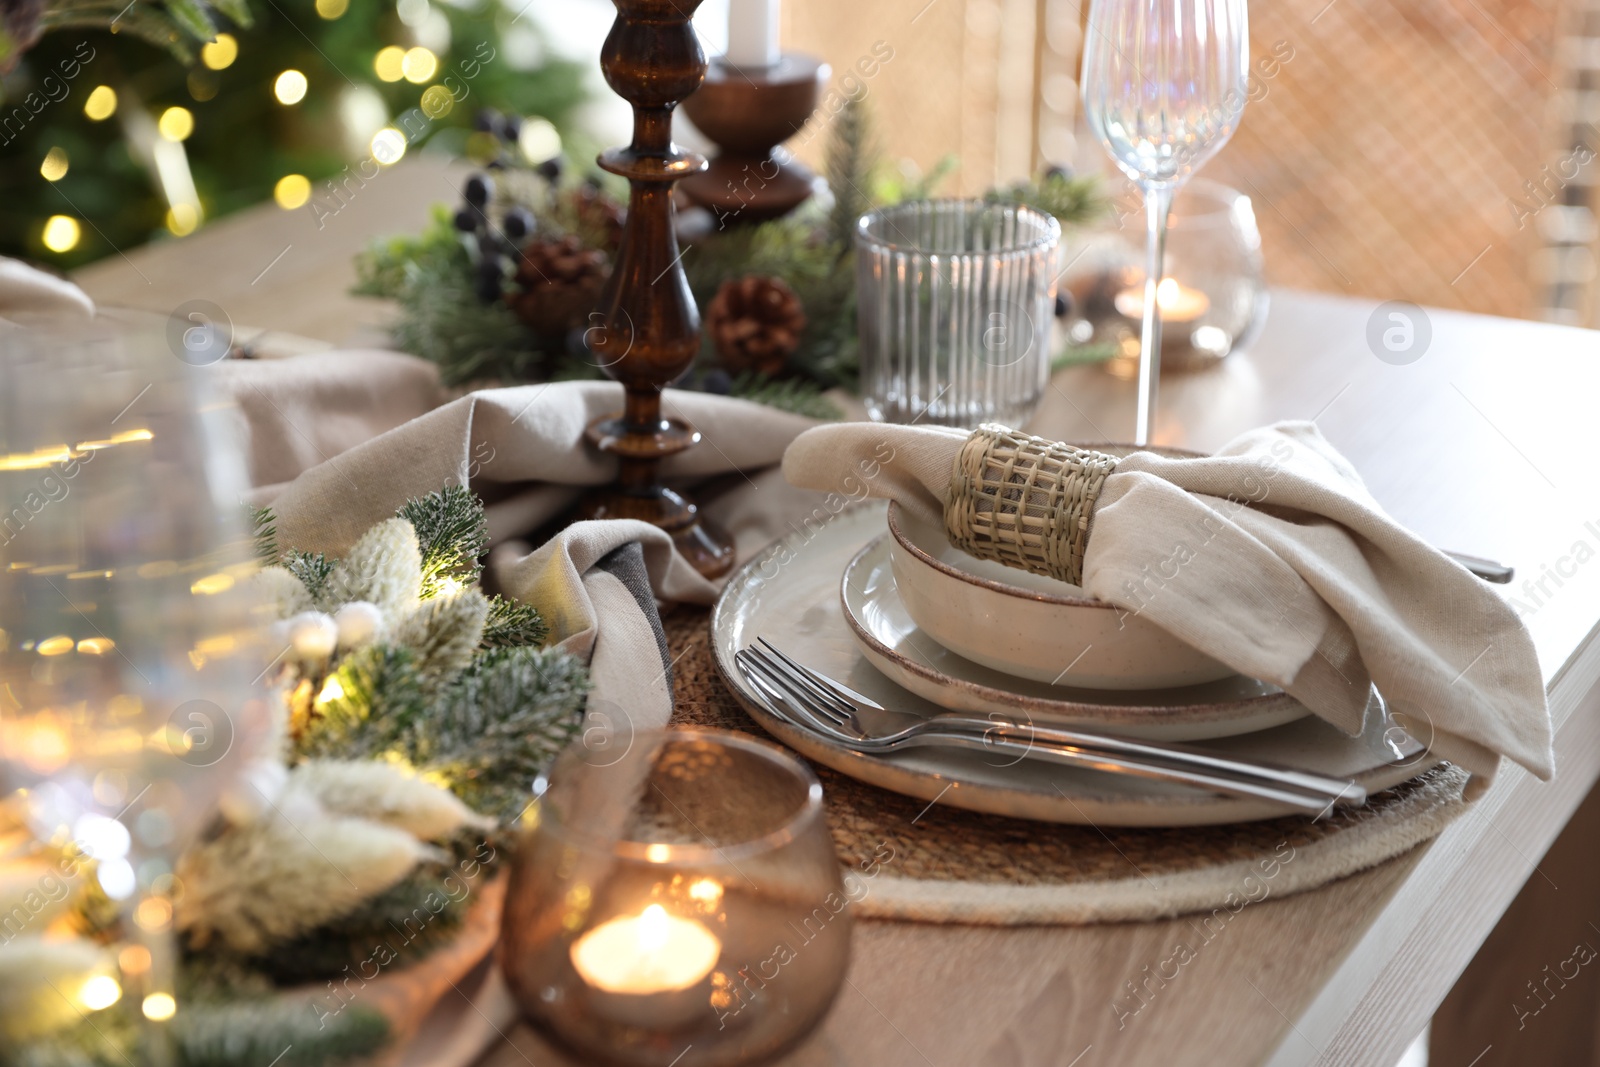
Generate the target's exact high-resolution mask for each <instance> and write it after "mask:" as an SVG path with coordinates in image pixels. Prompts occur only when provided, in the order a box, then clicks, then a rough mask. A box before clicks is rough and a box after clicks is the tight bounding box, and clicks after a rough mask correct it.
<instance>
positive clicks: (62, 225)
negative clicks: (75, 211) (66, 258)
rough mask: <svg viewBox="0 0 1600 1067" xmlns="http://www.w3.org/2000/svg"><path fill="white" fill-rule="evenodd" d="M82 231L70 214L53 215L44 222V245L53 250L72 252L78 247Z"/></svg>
mask: <svg viewBox="0 0 1600 1067" xmlns="http://www.w3.org/2000/svg"><path fill="white" fill-rule="evenodd" d="M81 236H82V231H81V230H79V228H78V220H77V219H75V218H73V217H72V216H70V215H51V216H50V218H49V220H48V221H47V222H46V223H45V224H44V246H45V247H46V248H48V249H49V250H50V251H52V252H70V251H72V250H73V249H74V248H77V247H78V238H79V237H81Z"/></svg>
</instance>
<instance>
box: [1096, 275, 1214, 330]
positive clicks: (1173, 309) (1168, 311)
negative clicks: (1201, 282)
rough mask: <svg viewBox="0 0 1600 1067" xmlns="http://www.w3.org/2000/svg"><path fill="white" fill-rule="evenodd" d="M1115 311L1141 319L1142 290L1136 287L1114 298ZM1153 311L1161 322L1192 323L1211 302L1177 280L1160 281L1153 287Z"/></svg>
mask: <svg viewBox="0 0 1600 1067" xmlns="http://www.w3.org/2000/svg"><path fill="white" fill-rule="evenodd" d="M1115 303H1116V306H1117V311H1118V312H1119V313H1120V314H1123V315H1126V316H1127V317H1128V318H1130V319H1142V318H1144V286H1143V285H1138V286H1135V287H1134V288H1132V289H1125V290H1123V291H1122V292H1120V293H1118V294H1117V297H1116V300H1115ZM1156 307H1157V308H1159V309H1160V311H1161V321H1162V322H1193V321H1194V320H1195V319H1198V318H1199V317H1200V316H1201V315H1204V314H1205V313H1206V312H1207V311H1208V310H1210V308H1211V300H1210V299H1209V298H1208V297H1207V296H1206V294H1204V293H1202V292H1201V291H1200V290H1198V289H1191V288H1189V287H1188V286H1186V285H1183V284H1180V283H1179V281H1178V279H1176V278H1162V279H1161V284H1159V285H1157V286H1156Z"/></svg>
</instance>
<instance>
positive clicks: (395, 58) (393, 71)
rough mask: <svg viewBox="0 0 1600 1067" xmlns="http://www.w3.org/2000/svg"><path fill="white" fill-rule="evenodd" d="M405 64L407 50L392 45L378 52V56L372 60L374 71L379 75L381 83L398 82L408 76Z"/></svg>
mask: <svg viewBox="0 0 1600 1067" xmlns="http://www.w3.org/2000/svg"><path fill="white" fill-rule="evenodd" d="M405 63H406V50H405V49H404V48H400V47H397V46H395V45H390V46H389V47H387V48H380V49H379V50H378V54H377V55H376V56H374V57H373V59H372V69H373V70H374V71H375V72H376V73H377V75H378V80H379V81H386V82H397V81H399V80H400V79H401V78H404V77H405V76H406V72H405Z"/></svg>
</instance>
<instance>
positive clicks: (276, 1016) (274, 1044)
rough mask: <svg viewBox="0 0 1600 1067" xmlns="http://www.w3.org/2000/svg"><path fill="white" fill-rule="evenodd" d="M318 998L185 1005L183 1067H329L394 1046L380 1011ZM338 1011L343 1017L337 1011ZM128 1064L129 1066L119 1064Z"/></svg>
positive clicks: (180, 1034) (176, 1025)
mask: <svg viewBox="0 0 1600 1067" xmlns="http://www.w3.org/2000/svg"><path fill="white" fill-rule="evenodd" d="M323 999H327V1000H329V1001H330V1002H329V1003H326V1004H324V1003H321V1002H320V1001H319V999H318V998H317V997H315V996H304V995H298V996H297V995H288V996H270V997H267V998H266V999H260V1000H257V999H252V1000H246V1001H235V1002H232V1003H226V1004H195V1005H190V1004H187V1003H186V1004H185V1006H184V1010H183V1011H181V1012H180V1013H179V1014H178V1016H177V1018H176V1019H175V1020H174V1022H173V1037H174V1039H175V1043H176V1044H177V1046H178V1059H179V1062H181V1063H182V1064H183V1067H243V1065H245V1064H272V1065H273V1067H329V1065H332V1064H339V1063H345V1062H348V1061H351V1060H355V1059H362V1058H365V1057H367V1056H370V1055H372V1054H373V1053H374V1052H376V1051H378V1050H379V1049H381V1048H382V1047H383V1046H384V1045H385V1044H387V1043H388V1040H389V1020H388V1019H387V1018H385V1017H384V1015H383V1013H382V1012H380V1011H378V1010H377V1009H376V1008H373V1007H369V1006H366V1005H362V1004H359V1003H358V1004H344V1005H343V1007H342V1009H341V1008H340V1005H341V1003H342V1002H340V1001H338V1000H337V999H333V998H331V997H330V998H323ZM336 1009H337V1011H336ZM119 1062H120V1063H122V1064H124V1067H125V1064H126V1062H127V1061H119Z"/></svg>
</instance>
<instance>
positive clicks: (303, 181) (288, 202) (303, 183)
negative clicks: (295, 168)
mask: <svg viewBox="0 0 1600 1067" xmlns="http://www.w3.org/2000/svg"><path fill="white" fill-rule="evenodd" d="M272 199H274V200H276V201H277V202H278V206H279V207H281V208H283V210H285V211H293V210H294V209H295V208H297V207H300V206H301V205H303V204H304V203H305V202H306V201H307V200H310V199H311V180H310V179H309V178H307V177H306V176H305V175H304V174H285V175H284V176H283V177H281V178H279V179H278V184H277V185H274V186H273V187H272Z"/></svg>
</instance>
